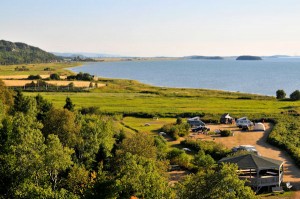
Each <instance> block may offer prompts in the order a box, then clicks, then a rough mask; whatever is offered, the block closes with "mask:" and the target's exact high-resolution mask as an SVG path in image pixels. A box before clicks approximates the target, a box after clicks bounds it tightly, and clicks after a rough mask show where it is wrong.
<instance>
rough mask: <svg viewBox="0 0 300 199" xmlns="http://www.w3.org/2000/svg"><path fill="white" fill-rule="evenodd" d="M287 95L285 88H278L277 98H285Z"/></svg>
mask: <svg viewBox="0 0 300 199" xmlns="http://www.w3.org/2000/svg"><path fill="white" fill-rule="evenodd" d="M285 97H286V93H285V92H284V90H277V91H276V99H284V98H285Z"/></svg>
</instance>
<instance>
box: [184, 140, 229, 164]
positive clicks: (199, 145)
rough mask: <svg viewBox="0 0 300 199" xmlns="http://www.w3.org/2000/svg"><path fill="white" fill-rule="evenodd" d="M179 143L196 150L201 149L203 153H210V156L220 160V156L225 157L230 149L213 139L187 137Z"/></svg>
mask: <svg viewBox="0 0 300 199" xmlns="http://www.w3.org/2000/svg"><path fill="white" fill-rule="evenodd" d="M180 144H182V145H183V146H184V147H187V148H190V149H193V150H195V151H197V152H199V151H200V150H203V151H204V152H205V154H209V155H211V157H212V158H213V159H215V160H220V159H221V158H224V157H226V156H227V155H228V154H229V153H230V150H229V149H227V148H226V147H224V146H223V145H222V144H220V143H215V142H213V141H199V140H198V141H197V140H192V139H187V140H184V141H181V142H180Z"/></svg>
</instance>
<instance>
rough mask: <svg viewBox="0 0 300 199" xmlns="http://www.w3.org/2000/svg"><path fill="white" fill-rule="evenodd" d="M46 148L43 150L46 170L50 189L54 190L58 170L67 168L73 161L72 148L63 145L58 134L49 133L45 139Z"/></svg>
mask: <svg viewBox="0 0 300 199" xmlns="http://www.w3.org/2000/svg"><path fill="white" fill-rule="evenodd" d="M46 145H47V148H46V150H45V165H46V171H47V173H48V175H49V177H50V181H51V182H52V189H53V190H56V188H57V184H58V175H59V173H60V172H62V171H65V170H66V169H67V168H69V167H70V166H71V165H72V164H73V162H72V159H71V155H72V154H73V153H74V151H73V149H70V148H68V147H64V146H63V145H62V144H61V142H60V140H59V138H58V136H57V135H53V134H50V135H49V136H48V138H47V140H46Z"/></svg>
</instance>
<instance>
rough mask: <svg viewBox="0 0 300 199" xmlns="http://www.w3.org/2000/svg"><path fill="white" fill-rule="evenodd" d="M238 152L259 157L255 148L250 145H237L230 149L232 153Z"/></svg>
mask: <svg viewBox="0 0 300 199" xmlns="http://www.w3.org/2000/svg"><path fill="white" fill-rule="evenodd" d="M238 151H248V152H251V153H255V154H256V155H260V153H259V152H258V151H257V149H256V148H255V146H252V145H239V146H236V147H233V148H232V152H238Z"/></svg>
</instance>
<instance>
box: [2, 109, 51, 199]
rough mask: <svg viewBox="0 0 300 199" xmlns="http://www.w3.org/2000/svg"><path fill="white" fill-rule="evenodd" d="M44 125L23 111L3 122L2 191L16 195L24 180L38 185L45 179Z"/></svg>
mask: <svg viewBox="0 0 300 199" xmlns="http://www.w3.org/2000/svg"><path fill="white" fill-rule="evenodd" d="M41 128H42V125H41V123H39V122H37V121H36V120H35V118H34V117H32V116H30V115H24V114H23V113H20V112H17V113H16V114H15V115H14V116H13V117H12V118H6V119H5V120H4V121H3V123H2V128H1V130H0V134H1V136H0V137H1V139H2V140H1V143H2V144H1V146H0V176H1V178H0V187H1V188H0V192H6V194H8V196H9V195H14V194H16V190H17V189H19V188H20V186H21V185H22V184H23V183H33V184H35V185H38V184H40V183H42V182H43V181H44V178H45V176H46V173H45V170H44V150H45V144H44V137H43V134H42V133H41V131H40V129H41ZM8 198H10V197H8Z"/></svg>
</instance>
